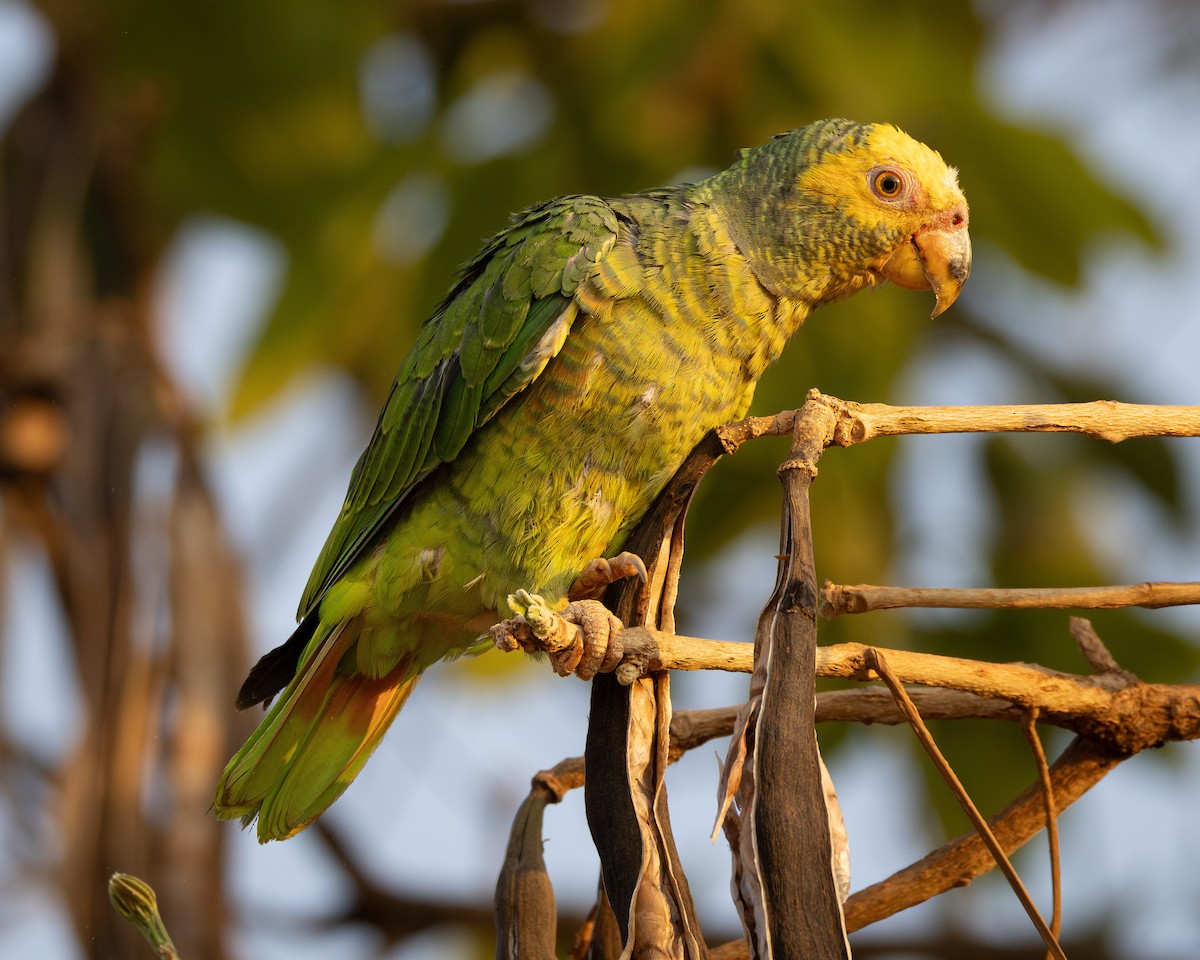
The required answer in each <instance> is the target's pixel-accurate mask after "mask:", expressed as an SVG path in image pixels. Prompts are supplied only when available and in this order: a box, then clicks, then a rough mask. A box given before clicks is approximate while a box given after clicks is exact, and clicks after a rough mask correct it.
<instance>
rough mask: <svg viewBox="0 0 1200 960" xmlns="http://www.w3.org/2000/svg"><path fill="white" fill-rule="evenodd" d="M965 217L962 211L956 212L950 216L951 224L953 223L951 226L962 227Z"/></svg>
mask: <svg viewBox="0 0 1200 960" xmlns="http://www.w3.org/2000/svg"><path fill="white" fill-rule="evenodd" d="M964 219H965V218H964V217H963V215H962V214H961V213H956V214H955V215H954V216H953V217H951V218H950V224H951V226H955V227H961V226H962V222H963V220H964Z"/></svg>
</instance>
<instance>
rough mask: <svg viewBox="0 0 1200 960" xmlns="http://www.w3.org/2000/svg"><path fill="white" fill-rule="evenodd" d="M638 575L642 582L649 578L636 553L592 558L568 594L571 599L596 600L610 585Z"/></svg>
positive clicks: (644, 565)
mask: <svg viewBox="0 0 1200 960" xmlns="http://www.w3.org/2000/svg"><path fill="white" fill-rule="evenodd" d="M633 576H636V577H637V578H638V579H639V580H640V581H641V582H642V583H645V582H646V581H647V579H649V574H648V573H647V572H646V564H644V563H643V562H642V558H641V557H639V556H638V555H637V554H636V553H630V552H628V551H626V552H624V553H619V554H617V555H616V556H615V557H610V558H609V559H607V560H605V559H597V560H592V561H591V562H590V563H588V565H587V566H586V567H584V568H583V571H582V572H581V573H580V574H579V576H578V577H576V578H575V582H574V583H573V584H571V589H570V591H568V593H567V596H568V597H569V598H570V599H571V600H596V599H599V597H600V595H601V594H602V593H604V591H605V589H607V587H608V585H609V584H611V583H616V582H617V581H618V580H624V579H625V578H626V577H633Z"/></svg>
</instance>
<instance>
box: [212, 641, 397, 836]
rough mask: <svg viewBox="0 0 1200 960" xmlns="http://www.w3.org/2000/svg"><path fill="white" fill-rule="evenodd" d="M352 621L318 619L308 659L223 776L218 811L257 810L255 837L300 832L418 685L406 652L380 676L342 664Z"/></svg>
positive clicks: (243, 813) (250, 816)
mask: <svg viewBox="0 0 1200 960" xmlns="http://www.w3.org/2000/svg"><path fill="white" fill-rule="evenodd" d="M357 626H358V625H357V623H356V622H355V621H348V622H343V623H338V624H333V625H325V624H321V626H320V627H319V628H318V632H317V636H316V638H314V643H313V646H312V648H311V649H312V650H313V651H314V653H313V656H312V658H311V659H310V660H309V662H307V663H305V664H304V665H303V666H302V667H301V669H300V671H299V673H297V675H296V676H295V677H294V678H293V680H292V681H291V683H289V684H288V686H287V688H286V689H285V690H284V691H283V693H282V695H281V696H280V697H279V700H278V701H277V702H276V703H275V705H274V706H273V707H272V708H271V710H270V712H269V713H268V714H267V716H266V717H265V718H264V719H263V722H262V723H261V724H260V725H259V727H258V729H257V730H256V731H255V732H254V733H253V734H252V735H251V736H250V739H249V740H247V741H246V743H245V745H244V746H243V747H242V748H241V750H239V751H238V752H237V754H235V755H234V757H233V759H232V760H230V761H229V764H228V765H227V766H226V768H225V772H224V774H223V775H222V776H221V782H220V783H219V784H218V786H217V794H216V800H215V801H214V807H215V810H216V814H217V816H219V817H222V818H226V819H231V818H234V817H241V818H242V821H243V823H244V824H247V825H248V824H249V823H250V822H251V821H252V820H254V819H255V817H257V818H258V839H259V841H260V842H264V843H265V842H266V841H267V840H282V839H284V838H286V837H290V836H292V835H294V834H296V833H298V832H299V831H300V830H302V829H303V828H304V827H306V826H308V825H309V824H310V823H311V822H312V821H313V820H315V819H316V818H317V817H318V816H319V815H320V814H321V813H322V812H323V811H324V810H325V809H326V808H327V807H328V806H329V805H330V804H331V803H333V801H334V800H336V799H337V798H338V797H339V796H340V795H341V793H342V791H344V790H345V789H346V787H347V786H349V784H350V782H351V781H352V780H353V779H354V777H355V776H356V775H357V773H358V771H359V770H360V769H361V768H362V765H363V764H364V763H366V761H367V758H368V757H369V756H370V755H371V753H372V752H373V751H374V750H375V748H376V747H377V746H378V745H379V742H380V740H381V739H382V738H383V734H384V732H385V731H386V730H387V728H388V726H389V725H390V724H391V722H392V720H393V718H394V717H395V716H396V713H397V711H398V710H399V709H400V707H401V706H402V705H403V704H404V701H405V700H407V699H408V695H409V694H410V693H411V692H412V689H413V687H414V686H415V685H416V682H417V679H418V675H414V674H413V671H412V667H411V661H410V660H408V659H407V658H406V659H404V660H402V661H401V662H400V663H398V664H397V665H396V667H395V668H394V669H393V670H391V671H390V672H389V673H388V674H387V675H386V676H383V677H379V678H371V677H367V676H364V675H362V674H359V673H357V672H354V671H353V670H347V669H346V668H345V667H342V664H343V662H348V663H353V662H354V657H353V656H351V657H349V658H347V657H346V653H347V652H348V651H350V650H351V648H352V647H353V645H354V643H355V642H356V641H357V640H358V629H357ZM322 632H324V633H325V634H326V635H325V636H321V633H322ZM339 668H341V669H339Z"/></svg>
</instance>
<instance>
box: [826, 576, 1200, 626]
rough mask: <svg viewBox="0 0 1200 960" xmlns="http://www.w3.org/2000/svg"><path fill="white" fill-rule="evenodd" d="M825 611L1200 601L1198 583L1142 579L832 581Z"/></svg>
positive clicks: (828, 584) (1042, 607)
mask: <svg viewBox="0 0 1200 960" xmlns="http://www.w3.org/2000/svg"><path fill="white" fill-rule="evenodd" d="M821 600H822V603H821V616H823V617H824V618H825V619H826V620H834V619H836V618H837V617H840V616H841V615H842V614H844V613H867V612H869V611H871V610H893V609H896V608H898V607H953V608H957V609H1000V608H1004V609H1016V610H1063V609H1087V610H1109V609H1113V608H1116V607H1148V608H1157V607H1175V606H1182V605H1184V604H1190V603H1200V583H1197V582H1187V583H1167V582H1157V583H1152V582H1148V581H1147V582H1144V583H1131V584H1123V585H1120V586H1111V587H1065V588H1060V587H1036V588H1035V587H1017V588H1006V589H1002V588H999V587H986V588H971V589H968V588H958V587H885V586H875V585H873V584H868V583H855V584H844V583H833V582H831V581H829V580H826V581H825V584H824V586H823V587H822V588H821Z"/></svg>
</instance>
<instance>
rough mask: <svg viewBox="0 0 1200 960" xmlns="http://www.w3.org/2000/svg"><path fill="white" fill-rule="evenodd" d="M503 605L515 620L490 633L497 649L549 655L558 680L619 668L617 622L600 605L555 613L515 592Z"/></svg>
mask: <svg viewBox="0 0 1200 960" xmlns="http://www.w3.org/2000/svg"><path fill="white" fill-rule="evenodd" d="M635 559H636V558H635ZM638 562H639V563H640V562H641V561H638ZM508 605H509V607H511V608H512V611H513V613H515V614H516V616H515V617H513V618H512V619H511V620H504V621H502V622H501V623H498V624H496V625H495V626H494V627H492V642H493V643H494V644H495V645H496V646H497V647H498V648H499V649H501V650H505V651H512V650H516V649H518V648H519V649H522V650H524V651H525V652H526V653H545V654H548V655H549V657H550V663H551V665H552V666H553V667H554V672H555V673H557V674H558V675H559V676H560V677H566V676H569V675H570V674H572V673H573V674H575V676H577V677H579V679H581V680H590V679H592V677H594V676H595V675H596V674H597V673H611V672H612V671H614V670H617V668H618V666H619V665H620V664H621V661H622V658H623V657H624V654H625V648H624V645H623V644H622V643H621V629H622V626H621V621H620V620H618V619H617V618H616V617H614V616H613V615H612V613H610V612H609V610H608V608H607V607H605V606H604V605H603V604H602V603H600V601H598V600H574V601H572V602H571V603H568V604H567V605H566V607H564V608H563V609H562V611H561V612H556V611H555V610H554V609H553V608H552V607H551V606H550V605H549V604H548V603H546V601H545V600H543V599H542V598H541V597H539V596H538V595H537V594H531V593H529V592H527V591H525V590H518V591H517V592H516V593H514V594H511V595H510V596H509V598H508ZM619 673H620V672H619V671H618V674H619ZM631 679H632V678H631ZM623 682H628V681H623Z"/></svg>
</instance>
